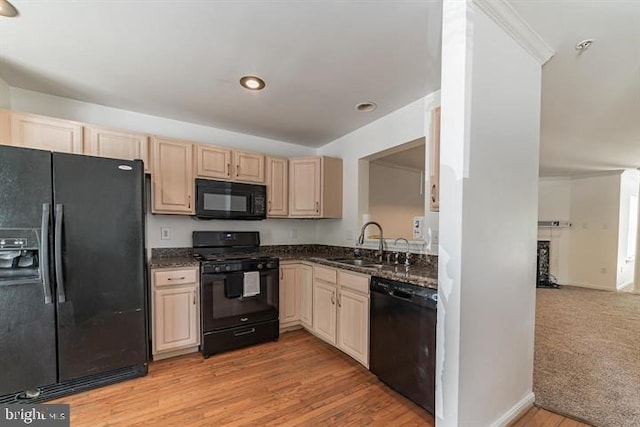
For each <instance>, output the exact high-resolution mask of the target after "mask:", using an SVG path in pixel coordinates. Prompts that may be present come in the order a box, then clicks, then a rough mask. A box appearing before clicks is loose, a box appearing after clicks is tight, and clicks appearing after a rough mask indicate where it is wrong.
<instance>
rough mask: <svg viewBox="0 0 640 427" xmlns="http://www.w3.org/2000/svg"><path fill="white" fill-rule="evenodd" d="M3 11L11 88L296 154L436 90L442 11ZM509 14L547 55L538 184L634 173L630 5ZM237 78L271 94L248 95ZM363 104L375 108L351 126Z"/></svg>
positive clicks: (602, 0) (183, 6) (315, 5)
mask: <svg viewBox="0 0 640 427" xmlns="http://www.w3.org/2000/svg"><path fill="white" fill-rule="evenodd" d="M13 3H14V4H15V6H16V7H17V8H18V9H19V11H20V13H21V16H20V17H19V18H14V19H6V18H2V19H0V77H1V78H3V79H5V80H6V81H7V82H8V83H9V84H10V85H11V86H15V87H21V88H25V89H31V90H35V91H39V92H45V93H50V94H53V95H59V96H64V97H68V98H73V99H78V100H82V101H87V102H93V103H97V104H102V105H107V106H111V107H116V108H122V109H127V110H132V111H139V112H143V113H147V114H152V115H157V116H163V117H169V118H174V119H178V120H183V121H188V122H193V123H199V124H205V125H210V126H214V127H219V128H223V129H229V130H235V131H239V132H244V133H248V134H253V135H259V136H264V137H269V138H274V139H279V140H282V141H288V142H293V143H297V144H302V145H308V146H320V145H323V144H325V143H327V142H329V141H331V140H333V139H335V138H337V137H339V136H342V135H344V134H346V133H348V132H350V131H352V130H355V129H357V128H359V127H361V126H363V125H365V124H367V123H369V122H371V121H374V120H375V119H377V118H379V117H381V116H383V115H386V114H388V113H389V112H391V111H393V110H395V109H397V108H399V107H401V106H404V105H406V104H408V103H409V102H411V101H413V100H416V99H418V98H420V97H422V96H424V95H425V94H427V93H430V92H432V91H434V90H436V89H438V88H439V86H440V53H441V52H440V40H441V36H440V32H441V8H442V5H441V1H439V0H396V1H393V0H390V1H383V0H360V1H352V2H346V1H330V0H315V1H304V2H302V1H295V0H278V1H276V0H271V1H269V0H262V1H249V0H246V1H203V0H184V1H164V0H130V1H126V2H123V1H113V0H92V1H64V0H50V1H27V0H13ZM511 3H512V4H513V5H514V8H515V9H516V10H517V11H518V12H519V13H520V14H521V15H522V16H523V18H524V19H525V20H527V22H529V23H530V25H531V26H532V27H533V28H534V29H535V30H536V31H537V32H538V33H539V34H540V35H541V36H542V37H543V38H544V39H545V41H547V43H548V44H549V45H550V46H551V47H552V48H553V49H554V50H555V51H556V54H555V56H554V57H553V58H552V59H551V60H550V61H549V62H548V63H547V64H546V65H545V66H544V68H543V93H542V124H541V158H540V171H541V175H542V176H566V175H576V174H583V173H592V172H595V171H604V170H612V169H621V168H627V167H640V48H638V41H639V40H640V0H554V1H544V0H537V1H536V0H511ZM585 38H595V39H596V42H595V43H594V44H593V46H592V47H591V48H590V49H589V50H588V51H586V52H584V53H578V52H577V51H576V50H575V49H574V46H575V44H576V43H577V42H578V41H581V40H582V39H585ZM245 74H257V75H260V76H262V77H263V78H264V79H265V80H266V82H267V88H266V89H265V90H264V91H262V92H248V91H246V90H244V89H242V88H241V87H240V86H239V85H238V80H239V78H240V77H241V76H242V75H245ZM363 101H373V102H376V103H377V104H378V109H377V110H376V111H375V112H373V113H361V112H357V111H356V110H355V108H354V106H355V104H357V103H359V102H363Z"/></svg>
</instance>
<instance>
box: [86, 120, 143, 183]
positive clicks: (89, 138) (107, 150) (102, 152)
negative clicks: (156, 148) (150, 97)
mask: <svg viewBox="0 0 640 427" xmlns="http://www.w3.org/2000/svg"><path fill="white" fill-rule="evenodd" d="M84 154H88V155H91V156H98V157H110V158H112V159H124V160H136V159H140V160H142V161H143V162H144V171H145V172H146V173H150V172H151V167H150V164H149V136H148V135H144V134H139V133H130V132H122V131H117V130H111V129H105V128H100V127H96V126H85V128H84Z"/></svg>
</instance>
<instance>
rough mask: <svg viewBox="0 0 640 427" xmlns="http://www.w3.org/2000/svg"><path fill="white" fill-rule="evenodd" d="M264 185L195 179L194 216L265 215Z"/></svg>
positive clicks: (237, 217) (252, 216) (247, 216)
mask: <svg viewBox="0 0 640 427" xmlns="http://www.w3.org/2000/svg"><path fill="white" fill-rule="evenodd" d="M265 198H266V187H264V186H262V185H253V184H241V183H235V182H224V181H212V180H206V179H197V180H196V216H197V217H198V218H206V219H265V218H266V212H265V208H264V207H265Z"/></svg>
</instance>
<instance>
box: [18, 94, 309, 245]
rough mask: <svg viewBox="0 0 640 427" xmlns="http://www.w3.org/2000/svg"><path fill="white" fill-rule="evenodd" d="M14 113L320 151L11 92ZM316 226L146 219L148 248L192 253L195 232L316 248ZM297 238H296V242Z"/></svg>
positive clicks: (296, 151) (283, 151) (271, 149)
mask: <svg viewBox="0 0 640 427" xmlns="http://www.w3.org/2000/svg"><path fill="white" fill-rule="evenodd" d="M10 90H11V101H12V109H13V110H16V111H25V112H30V113H35V114H42V115H46V116H51V117H59V118H63V119H69V120H77V121H81V122H84V123H89V124H95V125H100V126H106V127H111V128H114V129H126V130H131V131H135V132H144V133H149V134H156V135H162V136H166V137H172V138H181V139H186V140H189V141H195V142H201V143H211V144H219V145H224V146H228V147H233V148H240V149H246V150H252V151H258V152H262V153H266V154H273V155H279V156H287V157H294V156H308V155H314V154H315V151H316V150H315V149H312V148H308V147H303V146H300V145H295V144H289V143H285V142H280V141H276V140H272V139H267V138H261V137H257V136H252V135H246V134H241V133H237V132H230V131H226V130H223V129H217V128H213V127H208V126H202V125H197V124H193V123H187V122H181V121H177V120H171V119H167V118H164V117H156V116H150V115H147V114H141V113H136V112H133V111H127V110H120V109H117V108H111V107H105V106H102V105H97V104H90V103H87V102H80V101H76V100H72V99H68V98H61V97H57V96H51V95H47V94H43V93H39V92H32V91H28V90H24V89H19V88H13V87H12V88H11V89H10ZM316 224H317V221H302V220H293V219H268V220H265V221H199V220H194V219H192V218H191V217H188V216H183V215H152V214H151V213H150V210H149V213H148V214H147V248H159V247H190V246H191V233H192V231H194V230H233V231H235V230H247V231H260V232H261V234H260V235H261V239H262V243H264V244H288V243H314V242H315V240H316ZM161 227H169V228H171V240H160V228H161ZM294 236H295V237H294Z"/></svg>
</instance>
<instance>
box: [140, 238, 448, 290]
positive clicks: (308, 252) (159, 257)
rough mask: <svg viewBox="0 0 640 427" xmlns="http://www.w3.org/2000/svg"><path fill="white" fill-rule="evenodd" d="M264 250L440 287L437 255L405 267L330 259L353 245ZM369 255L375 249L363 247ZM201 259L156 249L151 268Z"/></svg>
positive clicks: (186, 251)
mask: <svg viewBox="0 0 640 427" xmlns="http://www.w3.org/2000/svg"><path fill="white" fill-rule="evenodd" d="M261 250H262V251H263V252H265V253H268V254H269V255H271V256H274V257H278V258H280V261H282V262H290V261H302V262H311V263H315V264H320V265H326V266H328V267H333V268H340V269H342V270H348V271H353V272H355V273H361V274H366V275H369V276H378V277H384V278H387V279H391V280H398V281H401V282H405V283H411V284H414V285H418V286H423V287H427V288H432V289H437V288H438V264H437V257H435V256H431V255H417V254H414V259H413V262H412V265H411V266H409V268H406V267H405V266H404V265H403V264H400V265H397V266H394V265H385V267H384V268H370V267H360V266H355V265H348V264H341V263H337V262H334V261H329V259H331V258H337V257H343V258H348V257H350V256H351V255H352V254H353V248H343V247H337V246H324V245H291V246H289V245H281V246H278V245H276V246H263V247H261ZM364 252H365V256H366V257H371V254H372V253H373V251H368V250H364ZM198 265H199V262H198V261H196V260H195V259H194V258H193V252H191V248H170V249H153V250H152V257H151V259H150V260H149V267H150V268H171V267H197V266H198Z"/></svg>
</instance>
